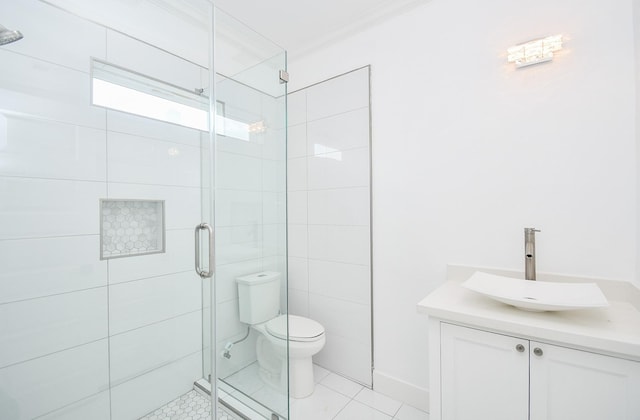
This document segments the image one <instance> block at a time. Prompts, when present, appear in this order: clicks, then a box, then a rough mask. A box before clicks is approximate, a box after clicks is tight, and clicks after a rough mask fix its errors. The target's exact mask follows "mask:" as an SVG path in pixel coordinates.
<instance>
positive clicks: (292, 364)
mask: <svg viewBox="0 0 640 420" xmlns="http://www.w3.org/2000/svg"><path fill="white" fill-rule="evenodd" d="M288 321H289V343H288V344H289V355H288V359H287V315H279V316H277V317H276V318H273V319H271V320H270V321H267V322H265V323H262V324H258V325H254V326H253V328H254V329H255V330H256V331H258V332H259V333H260V335H259V336H258V340H257V343H256V353H257V357H258V365H259V366H260V377H261V378H262V379H263V380H264V381H265V382H266V383H268V384H269V385H271V386H273V387H275V388H278V389H280V390H283V391H285V392H286V386H287V382H286V378H287V360H288V362H289V394H290V395H291V396H292V397H293V398H304V397H308V396H309V395H311V394H312V393H313V390H314V387H315V382H314V379H313V359H312V357H313V355H315V354H316V353H318V352H319V351H320V350H322V348H323V347H324V344H325V340H326V338H325V334H324V328H323V327H322V325H320V323H318V322H316V321H314V320H312V319H309V318H304V317H301V316H295V315H289V316H288Z"/></svg>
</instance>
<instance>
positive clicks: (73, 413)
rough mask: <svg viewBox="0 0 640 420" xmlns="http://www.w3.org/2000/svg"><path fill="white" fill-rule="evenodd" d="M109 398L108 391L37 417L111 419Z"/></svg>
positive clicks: (46, 418) (52, 419) (82, 419)
mask: <svg viewBox="0 0 640 420" xmlns="http://www.w3.org/2000/svg"><path fill="white" fill-rule="evenodd" d="M110 406H111V400H110V399H109V391H102V392H100V393H99V394H96V395H93V396H90V397H87V398H84V399H82V400H80V401H78V402H76V403H73V404H70V405H67V406H64V407H62V408H60V409H58V410H55V411H53V412H51V413H49V414H45V415H44V416H42V417H38V419H42V420H86V419H91V420H111V418H110V411H111V407H110Z"/></svg>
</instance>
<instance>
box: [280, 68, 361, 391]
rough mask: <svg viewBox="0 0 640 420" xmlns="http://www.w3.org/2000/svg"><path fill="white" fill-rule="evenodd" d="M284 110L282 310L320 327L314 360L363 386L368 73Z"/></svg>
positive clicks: (306, 93) (308, 91)
mask: <svg viewBox="0 0 640 420" xmlns="http://www.w3.org/2000/svg"><path fill="white" fill-rule="evenodd" d="M287 105H288V109H287V111H288V117H289V118H288V123H289V132H288V141H287V146H288V147H287V152H288V171H287V177H288V185H287V188H288V191H289V194H288V198H287V199H288V215H287V216H288V227H289V310H290V313H292V314H294V315H302V316H305V317H310V318H311V319H313V320H316V321H318V322H320V323H321V324H322V325H323V326H324V328H325V335H326V339H327V340H326V344H325V346H324V348H323V349H322V350H321V351H320V352H319V353H318V354H317V355H315V356H314V358H313V359H314V362H315V363H317V364H319V365H320V366H323V367H325V368H327V369H329V370H331V371H332V372H334V373H338V374H340V375H343V376H347V377H349V378H352V379H355V380H356V381H358V382H360V383H362V384H365V385H367V386H371V361H372V360H371V237H370V236H371V234H370V233H371V226H370V217H369V215H370V172H369V170H370V165H369V156H370V154H369V151H370V147H369V141H370V133H369V127H370V124H369V68H368V67H366V68H361V69H358V70H355V71H352V72H350V73H347V74H344V75H340V76H339V77H335V78H333V79H330V80H326V81H323V82H322V83H318V84H315V85H313V86H310V87H308V88H305V89H302V90H299V91H297V92H295V93H293V94H290V95H289V96H288V103H287ZM345 319H349V322H344V320H345Z"/></svg>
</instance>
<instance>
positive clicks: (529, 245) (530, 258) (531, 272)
mask: <svg viewBox="0 0 640 420" xmlns="http://www.w3.org/2000/svg"><path fill="white" fill-rule="evenodd" d="M536 232H540V231H539V230H537V229H535V228H524V278H525V279H526V280H535V279H536Z"/></svg>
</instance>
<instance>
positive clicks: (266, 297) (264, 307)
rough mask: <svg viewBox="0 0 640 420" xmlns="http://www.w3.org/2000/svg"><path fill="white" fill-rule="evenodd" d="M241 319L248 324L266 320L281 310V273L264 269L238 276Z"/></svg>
mask: <svg viewBox="0 0 640 420" xmlns="http://www.w3.org/2000/svg"><path fill="white" fill-rule="evenodd" d="M236 282H237V283H238V298H239V307H240V321H241V322H244V323H246V324H251V325H254V324H259V323H261V322H266V321H268V320H270V319H272V318H274V317H275V316H276V315H278V312H279V311H280V273H277V272H275V271H263V272H260V273H255V274H250V275H248V276H242V277H238V278H236Z"/></svg>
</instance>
